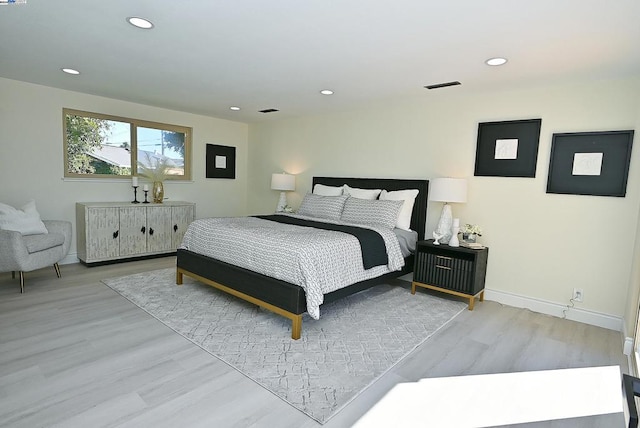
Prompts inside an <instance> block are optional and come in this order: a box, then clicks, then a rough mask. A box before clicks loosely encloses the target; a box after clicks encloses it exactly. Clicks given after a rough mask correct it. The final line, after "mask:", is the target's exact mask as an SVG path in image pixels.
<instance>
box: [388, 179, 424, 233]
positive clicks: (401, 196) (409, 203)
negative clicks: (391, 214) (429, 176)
mask: <svg viewBox="0 0 640 428" xmlns="http://www.w3.org/2000/svg"><path fill="white" fill-rule="evenodd" d="M418 193H419V190H418V189H407V190H394V191H393V192H387V191H386V190H383V191H382V192H381V193H380V200H381V201H384V200H387V201H404V204H402V209H401V210H400V214H399V215H398V222H397V223H396V227H397V228H398V229H403V230H411V213H412V212H413V204H414V203H415V201H416V196H418Z"/></svg>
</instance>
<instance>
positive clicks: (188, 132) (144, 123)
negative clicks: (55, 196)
mask: <svg viewBox="0 0 640 428" xmlns="http://www.w3.org/2000/svg"><path fill="white" fill-rule="evenodd" d="M68 114H69V115H73V116H85V117H93V118H96V119H103V120H112V121H117V122H125V123H128V124H130V125H133V126H131V136H130V138H131V153H132V157H131V175H115V174H77V173H72V172H69V171H68V165H69V153H68V150H67V115H68ZM138 127H142V128H152V129H158V130H164V131H173V132H180V133H184V134H185V136H184V139H185V141H184V175H169V176H167V180H172V181H191V180H192V177H191V167H192V165H191V163H192V158H191V151H192V148H191V146H192V135H193V128H191V127H188V126H181V125H172V124H169V123H162V122H152V121H148V120H142V119H132V118H129V117H123V116H114V115H109V114H102V113H95V112H90V111H84V110H74V109H70V108H63V109H62V150H63V170H64V178H83V179H85V178H86V179H91V180H94V179H105V178H109V179H111V178H112V179H118V180H121V179H126V180H131V177H133V176H138V164H137V153H138V139H137V128H138ZM134 153H135V156H136V158H135V159H134V157H133V156H134V155H133V154H134Z"/></svg>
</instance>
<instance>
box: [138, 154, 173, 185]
mask: <svg viewBox="0 0 640 428" xmlns="http://www.w3.org/2000/svg"><path fill="white" fill-rule="evenodd" d="M145 155H146V157H147V159H146V162H138V174H139V175H140V176H142V177H144V178H146V179H147V180H149V181H151V182H152V183H156V182H160V183H162V182H163V181H164V180H166V179H167V176H169V169H170V168H171V161H170V160H169V158H166V157H160V156H151V155H149V153H145Z"/></svg>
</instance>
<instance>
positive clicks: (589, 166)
mask: <svg viewBox="0 0 640 428" xmlns="http://www.w3.org/2000/svg"><path fill="white" fill-rule="evenodd" d="M632 143H633V131H603V132H573V133H564V134H553V140H552V142H551V160H550V162H549V177H548V178H547V193H563V194H573V195H592V196H618V197H624V196H625V195H626V193H627V177H628V175H629V163H630V162H631V146H632Z"/></svg>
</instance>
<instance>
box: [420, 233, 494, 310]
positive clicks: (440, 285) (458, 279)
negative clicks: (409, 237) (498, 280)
mask: <svg viewBox="0 0 640 428" xmlns="http://www.w3.org/2000/svg"><path fill="white" fill-rule="evenodd" d="M488 256H489V248H487V247H485V248H483V249H481V250H472V249H469V248H464V247H450V246H448V245H445V244H440V245H433V239H429V240H427V241H418V243H417V244H416V255H415V263H414V266H413V282H412V283H411V294H416V287H423V288H429V289H431V290H437V291H442V292H443V293H449V294H453V295H455V296H461V297H466V298H467V299H469V310H470V311H472V310H473V304H474V303H475V298H476V297H478V299H479V300H480V301H481V302H482V301H483V300H484V279H485V276H486V273H487V258H488Z"/></svg>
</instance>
